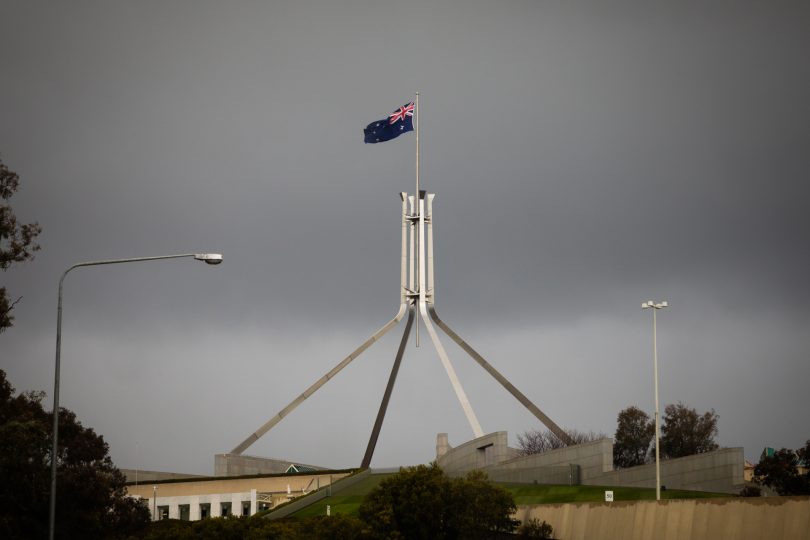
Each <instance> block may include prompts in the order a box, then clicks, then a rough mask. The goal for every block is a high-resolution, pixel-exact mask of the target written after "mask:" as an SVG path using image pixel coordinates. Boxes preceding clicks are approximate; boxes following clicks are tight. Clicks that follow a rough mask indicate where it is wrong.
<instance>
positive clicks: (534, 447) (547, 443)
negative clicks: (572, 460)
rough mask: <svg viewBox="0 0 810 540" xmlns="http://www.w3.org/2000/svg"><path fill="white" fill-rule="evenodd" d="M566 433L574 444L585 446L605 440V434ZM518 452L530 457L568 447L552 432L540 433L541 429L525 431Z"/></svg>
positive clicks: (519, 437)
mask: <svg viewBox="0 0 810 540" xmlns="http://www.w3.org/2000/svg"><path fill="white" fill-rule="evenodd" d="M565 432H566V433H567V434H568V436H569V437H571V439H572V440H573V441H574V444H583V443H587V442H592V441H598V440H599V439H604V438H605V437H606V435H605V434H604V433H594V432H593V431H589V432H587V433H585V432H582V431H577V430H576V429H566V430H565ZM517 443H518V450H520V455H522V456H528V455H530V454H542V453H543V452H548V451H549V450H556V449H558V448H565V447H566V446H567V445H566V444H565V443H564V442H562V441H561V440H560V439H559V437H557V436H556V435H555V434H554V433H552V432H551V431H550V430H546V431H540V430H539V429H532V430H529V431H525V432H523V433H522V434H520V433H519V434H518V436H517Z"/></svg>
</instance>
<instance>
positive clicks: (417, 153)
mask: <svg viewBox="0 0 810 540" xmlns="http://www.w3.org/2000/svg"><path fill="white" fill-rule="evenodd" d="M414 109H415V111H414V115H413V117H414V120H415V121H416V193H415V194H414V201H415V202H416V204H415V205H414V210H415V211H416V215H417V216H419V207H420V205H419V200H420V198H419V92H416V107H414ZM417 238H418V236H417ZM420 249H421V246H417V248H416V257H417V261H416V271H417V272H419V268H420V266H419V253H420ZM419 277H421V276H419ZM416 283H417V285H416V288H417V289H418V288H419V284H420V283H421V281H420V280H419V278H417V280H416ZM415 322H416V328H415V330H416V332H414V338H415V340H416V346H417V347H419V317H416V321H415Z"/></svg>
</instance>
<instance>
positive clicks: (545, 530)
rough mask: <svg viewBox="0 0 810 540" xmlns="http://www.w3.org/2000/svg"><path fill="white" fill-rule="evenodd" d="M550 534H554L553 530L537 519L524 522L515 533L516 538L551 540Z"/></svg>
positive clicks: (547, 524)
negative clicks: (548, 539) (543, 539)
mask: <svg viewBox="0 0 810 540" xmlns="http://www.w3.org/2000/svg"><path fill="white" fill-rule="evenodd" d="M552 534H554V528H553V527H552V526H551V525H550V524H549V523H546V522H545V521H540V520H539V519H537V518H531V519H529V520H527V521H525V522H524V523H523V524H522V525H521V526H520V527H519V528H518V531H517V535H518V538H551V535H552Z"/></svg>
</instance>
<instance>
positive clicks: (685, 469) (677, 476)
mask: <svg viewBox="0 0 810 540" xmlns="http://www.w3.org/2000/svg"><path fill="white" fill-rule="evenodd" d="M744 466H745V456H744V455H743V449H742V448H723V449H721V450H716V451H714V452H707V453H705V454H697V455H694V456H687V457H683V458H676V459H666V460H663V461H661V485H662V486H666V487H668V488H671V489H692V490H697V491H715V492H719V493H730V494H737V493H739V492H740V490H741V489H742V488H743V485H744V483H745V480H744V478H743V476H744V475H743V469H744ZM582 483H583V484H590V485H595V486H628V487H649V488H654V487H655V463H652V464H650V465H640V466H638V467H631V468H629V469H619V470H615V471H611V472H607V473H604V474H602V475H598V476H590V477H588V478H587V479H585V478H583V481H582Z"/></svg>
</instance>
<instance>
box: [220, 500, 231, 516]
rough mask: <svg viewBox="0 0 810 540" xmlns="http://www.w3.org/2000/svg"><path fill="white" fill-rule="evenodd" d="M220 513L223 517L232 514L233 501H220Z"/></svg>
mask: <svg viewBox="0 0 810 540" xmlns="http://www.w3.org/2000/svg"><path fill="white" fill-rule="evenodd" d="M219 515H220V516H222V517H225V516H230V515H231V503H229V502H224V503H219Z"/></svg>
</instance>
